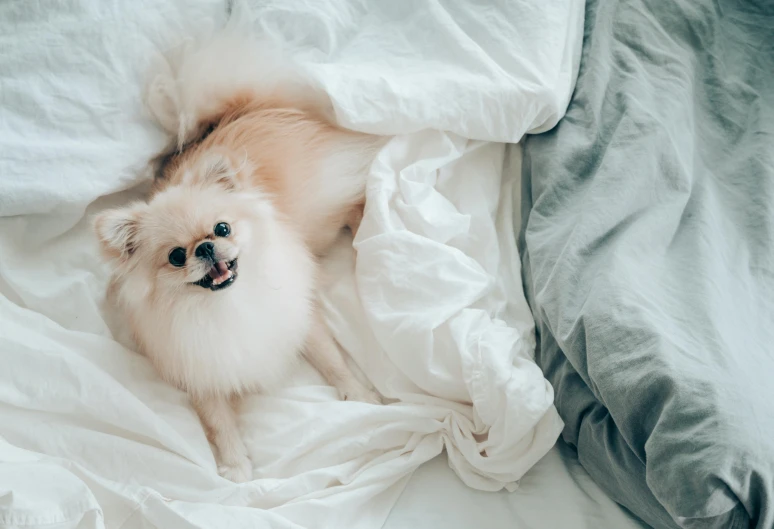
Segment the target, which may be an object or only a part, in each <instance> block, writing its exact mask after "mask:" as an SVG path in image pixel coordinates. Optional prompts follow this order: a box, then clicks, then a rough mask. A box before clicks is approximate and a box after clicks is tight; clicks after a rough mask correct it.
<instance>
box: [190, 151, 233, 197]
mask: <svg viewBox="0 0 774 529" xmlns="http://www.w3.org/2000/svg"><path fill="white" fill-rule="evenodd" d="M185 180H186V181H187V182H189V183H193V182H201V183H203V184H206V185H213V184H214V185H217V186H220V187H222V188H224V189H226V190H227V191H236V190H238V189H240V188H241V187H242V186H241V182H240V178H239V169H238V168H236V167H234V165H233V163H232V162H231V159H230V158H229V157H228V156H226V155H225V154H221V153H211V154H209V155H208V156H206V157H204V158H203V159H202V160H201V161H200V162H199V163H198V164H197V166H196V168H195V171H192V172H189V173H188V174H186V176H185Z"/></svg>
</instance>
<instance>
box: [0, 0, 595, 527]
mask: <svg viewBox="0 0 774 529" xmlns="http://www.w3.org/2000/svg"><path fill="white" fill-rule="evenodd" d="M225 4H226V3H225V2H219V1H216V0H195V1H182V0H180V1H170V2H163V3H159V2H155V1H152V0H137V1H135V2H131V3H128V2H122V1H120V0H114V1H101V0H100V1H98V0H72V1H71V2H67V3H61V4H46V5H45V6H44V5H43V4H39V3H34V2H11V3H5V4H2V5H0V21H2V22H0V24H4V25H6V26H5V27H4V28H2V31H0V48H2V49H3V50H4V53H3V54H2V55H0V61H1V62H0V94H2V101H1V103H2V106H1V107H0V108H2V116H1V117H2V119H0V153H2V154H0V217H2V218H0V248H1V249H2V251H0V294H2V295H0V365H1V366H3V369H1V370H0V463H2V465H0V525H3V524H4V525H8V526H12V527H15V526H20V527H27V528H30V527H47V528H48V529H52V528H56V529H60V528H62V529H64V528H70V527H78V528H83V529H86V528H99V527H127V528H133V527H164V528H166V527H229V528H237V527H272V528H280V529H282V528H297V527H314V528H316V527H325V528H327V527H331V528H336V529H338V528H341V527H346V528H361V527H362V528H363V529H374V528H377V527H379V526H381V524H382V523H383V521H384V520H385V518H386V516H387V514H388V512H389V510H390V508H391V507H392V505H393V504H394V503H395V501H396V499H397V498H398V496H399V495H400V493H401V491H402V490H403V487H404V486H405V485H406V482H407V480H408V478H409V476H410V475H411V473H412V472H413V471H414V470H415V469H416V468H417V467H418V466H419V465H421V464H422V463H423V462H426V461H428V460H431V459H432V458H434V457H436V456H437V455H438V454H439V453H441V451H442V450H443V449H444V448H445V449H446V451H447V453H448V458H449V462H450V467H451V468H452V469H453V470H454V472H455V473H456V475H457V476H458V477H459V478H460V479H461V482H464V483H465V484H466V485H468V486H469V487H474V488H476V489H480V490H491V491H496V490H500V489H502V488H508V489H513V488H514V487H516V482H517V481H518V480H519V479H520V478H521V477H522V476H523V475H524V474H525V472H527V471H528V470H529V469H530V468H531V467H532V466H533V465H534V464H535V463H536V462H537V461H538V460H539V459H540V458H541V457H542V456H543V455H544V454H545V453H546V452H547V451H548V450H549V449H550V447H551V446H552V444H553V442H554V440H555V439H556V437H557V435H558V433H559V431H560V429H561V421H560V420H559V419H558V415H557V414H556V410H555V409H554V408H553V405H552V398H553V393H552V391H551V388H550V386H549V385H548V384H547V383H546V382H545V380H544V379H543V377H542V375H541V374H540V372H539V370H538V369H537V367H536V366H535V365H534V362H532V360H531V348H532V337H531V332H532V321H531V317H530V314H529V310H528V307H527V306H526V302H525V301H524V297H523V294H522V292H521V284H520V272H519V259H518V256H517V255H516V250H515V238H514V225H513V219H514V218H518V215H514V212H513V211H512V208H513V206H514V203H513V202H512V200H511V199H512V196H513V194H512V192H511V191H512V189H513V187H514V186H515V185H517V184H518V179H517V178H518V174H519V170H518V164H519V159H520V154H519V153H520V150H519V149H518V147H513V148H509V149H506V147H505V146H504V145H503V144H501V143H491V142H504V141H511V142H515V141H518V140H519V139H520V138H521V137H522V135H523V134H524V133H526V132H528V131H540V130H545V129H547V128H550V127H551V126H553V125H554V124H555V123H556V121H558V119H559V118H560V117H561V115H562V114H563V112H564V108H565V106H566V104H567V101H568V100H569V97H570V93H571V90H572V86H573V83H574V75H575V71H576V70H577V62H578V58H579V49H580V32H581V26H582V8H583V5H582V3H581V2H561V3H555V4H554V3H551V5H544V3H538V2H515V3H509V4H507V5H501V6H500V7H496V8H495V7H487V6H483V5H482V6H479V7H474V6H473V5H472V4H470V3H468V2H446V3H443V4H441V3H437V2H427V3H416V2H409V1H403V2H391V3H386V2H380V1H378V0H373V1H370V2H363V1H354V0H352V1H343V2H335V3H333V2H331V3H318V2H311V1H310V2H305V1H303V0H296V1H289V0H282V1H279V0H277V1H275V0H266V1H261V2H253V8H254V14H255V15H257V19H256V20H257V24H256V30H257V31H259V32H260V33H261V34H263V35H264V36H267V37H269V38H272V39H274V40H276V41H280V42H283V43H284V44H285V45H287V46H289V47H292V48H294V49H295V50H296V53H297V57H298V58H299V61H300V62H301V63H302V64H303V65H304V66H305V67H306V69H307V71H308V72H310V74H311V75H313V76H314V77H315V78H316V80H317V81H318V82H319V83H320V84H321V85H322V86H324V87H325V88H326V89H327V90H328V92H329V93H330V95H331V98H332V101H333V104H334V108H335V110H336V114H337V117H338V119H339V120H340V121H341V122H342V123H344V124H345V125H348V126H351V127H354V128H358V129H360V130H368V131H370V132H376V133H383V134H397V136H396V137H395V138H394V139H393V140H392V141H391V142H390V143H389V144H388V145H387V147H386V148H385V149H384V150H383V151H382V153H381V154H380V155H379V158H378V159H377V161H376V163H375V164H374V167H373V169H372V172H371V175H370V179H369V184H368V208H367V210H366V215H365V218H364V221H363V224H362V226H361V230H360V232H359V233H358V238H357V240H356V241H355V246H356V247H357V249H358V258H357V262H356V264H355V261H354V259H353V255H352V251H351V249H350V248H349V247H348V244H347V241H342V244H341V245H340V246H339V247H337V249H336V251H334V252H333V254H332V257H331V259H330V260H329V261H328V263H327V273H326V279H327V281H326V284H325V289H324V300H325V308H326V315H327V319H328V322H329V324H330V325H331V328H332V329H333V331H334V333H335V335H336V337H337V338H338V340H339V341H340V343H341V344H342V345H343V347H344V348H345V349H346V350H347V351H348V352H349V353H350V354H351V356H352V357H353V358H354V360H355V361H356V363H357V365H358V366H359V367H360V368H362V370H363V371H364V372H365V373H366V375H367V376H368V378H369V379H370V380H371V381H372V382H373V383H374V384H375V385H376V386H377V388H378V389H379V390H380V391H381V392H382V393H383V394H385V395H386V396H388V397H391V398H394V399H399V401H400V402H398V403H393V404H390V405H387V406H378V407H377V406H371V405H364V404H359V403H351V402H339V401H338V400H337V399H336V398H335V392H334V390H333V389H332V388H330V387H327V386H325V385H323V384H322V383H321V381H320V379H319V375H317V374H316V373H315V372H313V371H312V370H311V369H305V370H302V371H301V372H299V374H298V376H297V378H296V380H295V384H294V385H293V386H292V387H290V388H288V389H287V390H284V391H282V392H279V393H277V394H274V395H258V396H254V397H251V398H250V399H249V400H248V401H247V402H246V403H245V407H244V410H243V414H242V421H243V422H242V426H243V433H244V436H245V439H246V442H247V444H248V447H249V449H250V453H251V457H252V459H253V462H254V465H255V468H254V473H255V476H254V477H255V480H254V481H252V482H251V483H248V484H243V485H236V484H233V483H230V482H228V481H226V480H223V479H222V478H220V477H219V476H218V475H217V473H216V472H215V463H214V460H213V457H212V453H211V450H210V447H209V446H208V444H207V442H206V440H205V437H204V433H203V431H202V428H201V425H200V423H199V421H198V419H197V418H196V416H195V414H194V413H193V411H192V410H191V408H190V406H189V405H188V403H187V400H186V398H185V395H183V394H182V393H180V392H179V391H176V390H174V389H173V388H171V387H169V386H168V385H166V384H164V383H163V382H162V381H160V380H159V379H158V377H157V376H156V374H155V373H154V371H153V370H152V369H151V367H150V366H149V364H148V362H147V361H145V359H143V358H141V357H139V356H138V355H136V354H134V353H132V352H131V351H129V350H127V349H126V348H125V347H123V346H122V345H121V344H120V343H119V340H118V338H119V335H120V332H118V331H120V327H121V325H120V321H118V322H111V321H110V318H109V316H110V313H109V312H105V310H103V307H102V305H101V300H102V297H103V294H104V287H105V282H106V278H107V274H106V270H105V269H104V267H102V266H101V265H100V263H99V262H98V260H97V257H96V256H97V252H96V248H95V242H94V239H93V237H92V236H91V233H90V230H89V229H88V219H89V216H90V215H92V214H93V213H94V212H96V211H98V210H100V209H101V208H104V207H106V205H108V204H116V203H122V202H125V201H126V200H127V199H128V197H129V196H131V195H136V194H137V193H139V192H140V191H141V190H140V189H138V188H137V186H138V185H139V184H141V183H142V182H143V179H144V176H147V175H144V174H143V171H142V168H143V166H144V164H145V162H146V161H147V160H148V159H149V158H150V157H151V156H153V155H154V154H155V153H156V152H158V150H160V149H161V148H162V146H163V145H164V143H165V142H166V139H165V138H164V136H163V134H161V132H160V131H159V130H158V129H157V128H156V127H155V126H154V125H153V124H152V123H151V122H150V121H149V120H148V119H147V117H145V116H144V114H143V112H142V108H141V105H140V96H141V90H142V86H143V83H144V81H145V72H146V71H147V69H148V66H149V65H150V61H151V59H152V58H153V56H154V54H155V53H157V52H158V51H159V50H160V49H162V48H163V46H164V45H165V43H168V42H172V41H174V38H173V37H174V36H180V35H188V34H197V33H201V32H204V31H205V30H206V29H207V28H208V27H210V28H211V27H217V26H218V25H221V24H222V23H223V22H224V20H225ZM434 129H435V130H434ZM441 130H442V131H444V132H440V131H441ZM481 140H484V141H481ZM108 195H109V196H108ZM103 196H106V198H100V197H103Z"/></svg>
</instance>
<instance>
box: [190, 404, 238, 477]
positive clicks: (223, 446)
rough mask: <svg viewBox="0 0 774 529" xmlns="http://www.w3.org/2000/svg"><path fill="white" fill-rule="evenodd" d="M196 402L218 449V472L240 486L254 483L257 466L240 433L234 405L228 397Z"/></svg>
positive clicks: (196, 406)
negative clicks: (248, 453) (254, 472)
mask: <svg viewBox="0 0 774 529" xmlns="http://www.w3.org/2000/svg"><path fill="white" fill-rule="evenodd" d="M192 400H193V405H194V408H196V411H197V412H198V414H199V417H200V418H201V420H202V424H204V428H205V429H206V430H207V436H208V438H209V439H210V441H212V444H214V445H215V448H217V449H218V455H219V459H218V473H219V474H220V475H221V476H223V477H224V478H226V479H230V480H231V481H234V482H236V483H243V482H245V481H250V480H251V479H252V477H253V465H252V463H251V462H250V459H249V458H248V457H247V448H246V447H245V444H244V443H243V442H242V437H241V436H240V434H239V426H238V424H237V416H236V411H235V410H234V406H233V403H232V402H231V401H230V400H229V399H228V398H226V397H210V398H205V399H192Z"/></svg>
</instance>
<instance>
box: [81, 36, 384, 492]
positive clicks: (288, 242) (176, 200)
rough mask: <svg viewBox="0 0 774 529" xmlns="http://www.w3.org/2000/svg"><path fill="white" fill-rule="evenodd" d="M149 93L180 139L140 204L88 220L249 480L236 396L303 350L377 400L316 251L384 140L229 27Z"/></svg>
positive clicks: (161, 354)
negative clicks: (332, 326)
mask: <svg viewBox="0 0 774 529" xmlns="http://www.w3.org/2000/svg"><path fill="white" fill-rule="evenodd" d="M147 103H148V107H149V108H150V110H151V112H152V114H153V115H154V116H155V118H156V119H157V120H158V121H159V123H160V124H161V125H162V126H163V127H164V128H165V129H166V130H167V131H168V132H169V133H171V134H172V135H173V136H174V138H175V142H174V143H175V144H176V147H175V148H174V150H172V151H171V152H170V153H168V154H167V155H165V156H163V158H161V161H160V165H159V170H158V174H157V176H156V179H155V181H154V184H153V188H152V191H151V193H150V196H149V198H148V200H147V201H145V202H138V203H134V204H130V205H128V206H126V207H123V208H120V209H114V210H108V211H105V212H103V213H101V214H100V215H98V216H97V217H96V218H95V220H94V229H95V231H96V234H97V237H98V239H99V243H100V246H101V249H102V253H103V254H104V256H105V257H106V259H107V260H108V261H109V263H110V264H111V267H112V272H113V274H112V279H111V283H110V288H109V292H110V297H111V299H112V301H113V302H114V303H115V304H116V305H117V306H118V307H119V309H120V311H121V314H122V315H123V317H124V318H125V319H126V321H127V324H128V326H129V328H130V330H131V332H132V334H133V336H134V339H135V341H136V344H137V347H138V348H139V350H140V351H141V352H142V353H143V354H145V355H146V356H147V357H148V358H149V359H150V360H151V361H152V363H153V365H154V366H155V367H156V369H157V370H158V371H159V373H160V374H161V376H162V377H163V378H164V379H165V380H167V381H168V382H170V383H172V384H174V385H176V386H177V387H179V388H181V389H183V390H185V391H186V392H187V393H188V395H189V396H190V399H191V402H192V404H193V406H194V408H195V409H196V411H197V412H198V414H199V417H200V418H201V421H202V423H203V425H204V426H205V429H206V431H207V433H208V437H209V439H210V441H211V442H212V444H213V445H214V446H215V448H216V450H217V455H218V469H219V472H220V473H221V475H222V476H224V477H226V478H228V479H230V480H233V481H236V482H242V481H246V480H249V479H251V477H252V463H251V462H250V460H249V458H248V453H247V450H246V448H245V445H244V443H243V442H242V440H241V437H240V434H239V430H238V426H237V418H236V412H235V405H236V404H237V403H238V401H239V399H240V397H242V396H243V395H245V394H246V393H249V392H256V391H270V390H272V389H274V388H277V387H280V386H281V385H282V384H283V382H284V381H285V380H286V379H287V377H288V375H289V374H290V373H291V371H292V370H293V369H294V368H295V367H296V365H297V364H298V362H299V358H300V356H301V355H303V356H305V357H306V358H307V359H308V360H309V361H310V363H311V364H312V365H314V366H315V367H316V368H317V370H318V371H320V373H322V375H323V376H324V377H325V378H326V380H327V381H328V382H329V383H330V384H331V385H333V386H335V387H336V388H337V390H338V393H339V395H340V396H341V398H342V399H344V400H356V401H363V402H370V403H379V402H380V399H379V396H378V395H377V394H376V393H375V392H373V391H372V390H370V389H368V388H367V387H365V386H364V385H363V384H361V382H360V381H359V380H358V379H357V378H356V377H355V375H354V374H353V373H352V372H351V371H350V369H349V367H348V366H347V364H346V362H345V359H344V357H343V356H342V354H341V352H340V350H339V348H338V344H337V343H336V342H335V341H334V339H333V337H332V335H331V334H330V331H329V330H328V328H327V326H326V325H325V323H324V322H323V319H322V317H321V314H320V309H319V306H318V303H317V300H316V280H317V274H318V262H317V260H318V258H319V256H321V255H323V254H324V253H325V251H326V250H327V249H328V247H329V246H330V245H331V244H332V243H333V241H334V240H335V239H336V237H337V236H338V234H339V232H340V231H341V230H342V229H343V228H344V227H346V226H349V228H351V229H352V231H353V232H354V231H356V230H357V228H358V225H359V223H360V219H361V218H362V214H363V206H364V200H365V181H366V174H367V171H368V169H369V167H370V165H371V163H372V161H373V159H374V157H375V155H376V153H377V152H378V150H379V149H380V147H381V146H382V145H383V142H384V140H383V138H381V137H377V136H372V135H368V134H361V133H356V132H352V131H348V130H344V129H342V128H340V127H338V126H336V125H335V123H334V122H333V121H332V120H331V119H330V118H329V116H330V115H331V111H330V101H329V100H328V99H327V98H326V97H325V96H324V94H323V93H322V91H320V90H318V89H317V88H316V87H315V86H313V85H312V84H311V83H310V82H308V81H307V80H305V79H304V76H303V75H302V74H301V73H300V71H299V70H296V69H294V68H293V67H292V66H289V63H288V62H287V61H285V60H284V59H283V58H282V57H281V56H279V55H276V54H275V53H274V52H268V51H266V50H265V49H264V48H262V47H261V46H260V45H259V44H258V43H256V42H254V41H251V40H250V39H247V38H243V37H240V36H234V35H231V34H228V33H224V34H222V35H220V36H218V37H216V38H214V39H211V40H210V41H209V42H208V43H207V44H206V45H205V46H203V47H200V48H198V49H191V48H188V49H186V50H185V51H184V52H183V53H182V54H180V56H179V57H178V58H177V60H174V61H171V62H168V63H167V68H166V69H165V70H164V71H162V72H161V73H159V74H158V75H157V76H156V77H155V78H154V79H153V81H152V83H151V85H150V89H149V93H148V102H147Z"/></svg>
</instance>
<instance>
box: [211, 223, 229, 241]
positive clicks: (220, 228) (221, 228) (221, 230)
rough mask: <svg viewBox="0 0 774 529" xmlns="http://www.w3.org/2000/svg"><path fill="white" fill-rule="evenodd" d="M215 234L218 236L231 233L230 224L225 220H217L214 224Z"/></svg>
mask: <svg viewBox="0 0 774 529" xmlns="http://www.w3.org/2000/svg"><path fill="white" fill-rule="evenodd" d="M214 231H215V235H217V236H218V237H228V236H229V235H231V226H229V225H228V224H226V223H225V222H218V223H217V224H216V225H215V230H214Z"/></svg>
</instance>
